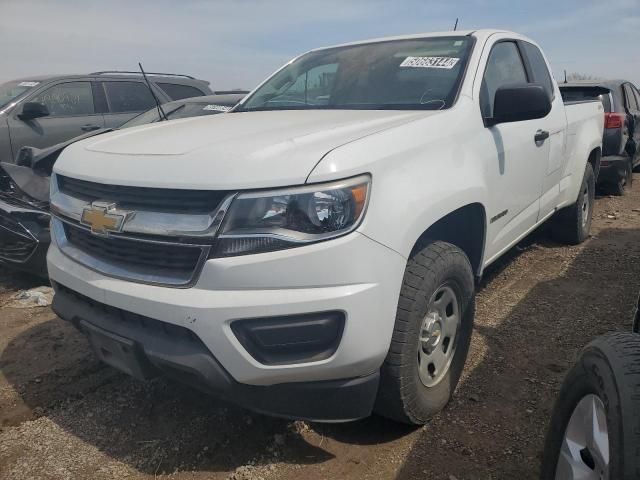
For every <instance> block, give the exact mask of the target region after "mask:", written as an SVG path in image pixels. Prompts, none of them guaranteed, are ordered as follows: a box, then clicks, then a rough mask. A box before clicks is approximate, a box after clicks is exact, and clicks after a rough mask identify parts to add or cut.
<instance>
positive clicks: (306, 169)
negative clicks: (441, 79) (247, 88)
mask: <svg viewBox="0 0 640 480" xmlns="http://www.w3.org/2000/svg"><path fill="white" fill-rule="evenodd" d="M435 113H437V112H434V111H409V112H408V111H384V110H374V111H372V110H305V111H300V110H294V111H291V110H289V111H264V112H239V113H231V114H222V115H214V116H209V117H200V118H191V119H184V120H173V121H170V122H160V123H156V124H153V125H145V126H142V127H136V128H131V129H126V130H121V131H117V132H112V133H107V134H105V135H100V136H98V137H95V138H91V139H87V140H83V141H80V142H77V143H75V144H73V145H70V146H69V147H68V148H67V149H66V150H65V151H64V152H63V153H62V155H61V156H60V158H59V159H58V162H57V163H56V165H55V172H56V173H59V174H62V175H68V176H71V177H75V178H80V179H84V180H92V181H97V182H101V183H112V184H119V185H137V186H153V187H171V188H191V189H207V190H208V189H247V188H263V187H275V186H283V185H294V184H301V183H304V182H305V180H306V178H307V176H308V175H309V173H310V172H311V171H312V170H313V168H314V166H315V165H316V164H317V163H318V162H319V161H320V160H321V159H322V158H323V156H324V155H326V154H327V153H328V152H330V151H331V150H333V149H335V148H337V147H339V146H341V145H344V144H346V143H349V142H352V141H354V140H357V139H360V138H363V137H365V136H367V135H371V134H373V133H376V132H380V131H383V130H387V129H389V128H393V127H397V126H399V125H402V124H405V123H407V122H411V121H413V120H415V119H418V118H423V117H425V116H428V115H433V114H435Z"/></svg>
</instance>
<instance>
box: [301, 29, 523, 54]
mask: <svg viewBox="0 0 640 480" xmlns="http://www.w3.org/2000/svg"><path fill="white" fill-rule="evenodd" d="M495 33H513V35H515V36H519V37H520V36H521V35H520V34H517V33H515V32H509V31H507V30H497V29H492V28H484V29H478V30H450V31H444V32H424V33H413V34H409V35H397V36H393V37H379V38H370V39H368V40H358V41H356V42H347V43H341V44H338V45H331V46H328V47H322V48H317V49H314V50H324V49H326V48H336V47H347V46H351V45H364V44H367V43H378V42H389V41H394V40H413V39H419V38H431V37H466V36H469V35H473V36H474V37H488V36H489V35H493V34H495ZM314 50H312V51H314Z"/></svg>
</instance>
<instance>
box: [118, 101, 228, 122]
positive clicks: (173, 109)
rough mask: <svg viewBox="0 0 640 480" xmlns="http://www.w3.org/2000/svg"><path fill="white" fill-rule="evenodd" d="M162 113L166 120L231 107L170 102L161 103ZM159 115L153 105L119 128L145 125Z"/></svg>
mask: <svg viewBox="0 0 640 480" xmlns="http://www.w3.org/2000/svg"><path fill="white" fill-rule="evenodd" d="M162 108H163V109H164V113H166V115H167V119H168V120H177V119H178V118H188V117H200V116H203V115H215V114H217V113H223V112H224V111H225V109H230V108H231V107H228V106H224V105H213V104H210V103H186V104H182V105H179V106H175V105H173V106H171V104H167V105H163V107H162ZM159 118H160V117H159V116H158V109H157V108H156V107H153V108H152V109H150V110H147V111H146V112H144V113H141V114H140V115H138V116H137V117H134V118H132V119H131V120H129V121H128V122H126V123H125V124H123V125H122V126H121V127H120V128H128V127H137V126H138V125H146V124H147V123H153V122H157V121H158V119H159Z"/></svg>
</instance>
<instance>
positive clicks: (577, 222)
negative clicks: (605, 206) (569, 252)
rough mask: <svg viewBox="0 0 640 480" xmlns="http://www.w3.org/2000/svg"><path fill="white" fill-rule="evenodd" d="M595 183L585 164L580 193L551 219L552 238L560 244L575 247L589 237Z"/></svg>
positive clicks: (588, 164)
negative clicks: (572, 202) (574, 200)
mask: <svg viewBox="0 0 640 480" xmlns="http://www.w3.org/2000/svg"><path fill="white" fill-rule="evenodd" d="M595 191H596V182H595V175H594V174H593V167H592V166H591V164H590V163H588V162H587V166H586V167H585V170H584V176H583V177H582V184H581V185H580V193H579V194H578V198H577V200H576V202H575V203H574V204H573V205H570V206H568V207H566V208H563V209H562V210H560V211H559V212H558V213H557V215H556V217H555V218H554V219H553V225H552V229H551V234H552V236H553V237H554V238H555V239H556V240H558V241H559V242H561V243H568V244H570V245H577V244H579V243H582V242H584V241H585V240H586V239H587V237H589V230H591V219H592V217H593V206H594V204H595Z"/></svg>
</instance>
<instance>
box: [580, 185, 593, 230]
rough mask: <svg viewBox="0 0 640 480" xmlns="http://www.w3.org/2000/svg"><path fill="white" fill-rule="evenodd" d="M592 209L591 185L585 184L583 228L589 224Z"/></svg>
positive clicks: (583, 192) (583, 193)
mask: <svg viewBox="0 0 640 480" xmlns="http://www.w3.org/2000/svg"><path fill="white" fill-rule="evenodd" d="M590 209H591V196H590V195H589V185H585V186H584V190H583V191H582V228H585V227H586V226H587V222H588V221H589V210H590Z"/></svg>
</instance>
